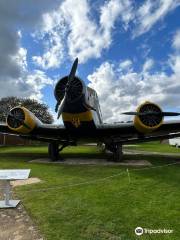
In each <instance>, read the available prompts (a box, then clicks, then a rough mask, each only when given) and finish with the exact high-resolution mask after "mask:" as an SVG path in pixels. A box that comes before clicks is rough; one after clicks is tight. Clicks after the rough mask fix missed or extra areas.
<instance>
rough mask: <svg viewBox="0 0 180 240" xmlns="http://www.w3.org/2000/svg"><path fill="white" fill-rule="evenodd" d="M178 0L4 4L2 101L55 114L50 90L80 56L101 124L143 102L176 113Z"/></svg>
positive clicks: (179, 89) (179, 96) (179, 95)
mask: <svg viewBox="0 0 180 240" xmlns="http://www.w3.org/2000/svg"><path fill="white" fill-rule="evenodd" d="M179 6H180V0H146V1H140V0H138V1H135V0H106V1H104V0H76V1H74V0H53V1H52V0H43V1H37V0H28V1H24V0H13V1H12V0H11V1H10V0H1V1H0V97H5V96H20V97H31V98H35V99H38V100H40V101H44V102H45V103H46V104H48V106H49V107H50V109H51V111H52V112H53V111H54V106H55V99H54V95H53V88H54V85H55V83H56V82H57V80H58V79H60V78H61V77H63V76H64V75H66V74H67V73H68V72H69V69H70V66H71V64H72V61H73V60H74V59H75V58H76V57H78V58H79V61H80V64H79V68H78V75H79V76H80V77H81V78H82V79H83V80H84V81H85V82H86V84H87V85H89V86H90V87H92V88H94V89H95V90H96V91H97V93H98V95H99V100H100V104H101V109H102V113H103V116H104V119H105V121H106V122H113V121H119V120H123V116H122V115H121V112H123V111H128V110H135V108H136V107H137V105H138V104H140V103H142V102H143V101H145V100H149V101H153V102H156V103H158V104H160V105H161V106H162V108H163V109H165V110H176V111H180V7H179Z"/></svg>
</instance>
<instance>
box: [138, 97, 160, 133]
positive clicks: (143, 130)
mask: <svg viewBox="0 0 180 240" xmlns="http://www.w3.org/2000/svg"><path fill="white" fill-rule="evenodd" d="M150 103H151V102H145V103H143V104H141V105H140V106H139V107H138V108H137V112H140V108H141V107H142V106H143V105H145V104H150ZM151 104H154V103H151ZM154 105H156V106H157V107H158V108H159V109H160V110H161V108H160V107H159V106H158V105H157V104H154ZM162 124H163V118H162V120H161V122H160V123H159V124H158V125H156V126H154V127H149V126H146V125H144V124H143V123H142V122H141V120H140V118H139V116H135V117H134V126H135V128H136V129H137V130H138V131H139V132H141V133H151V132H153V131H155V130H156V129H158V128H159V127H160V126H161V125H162Z"/></svg>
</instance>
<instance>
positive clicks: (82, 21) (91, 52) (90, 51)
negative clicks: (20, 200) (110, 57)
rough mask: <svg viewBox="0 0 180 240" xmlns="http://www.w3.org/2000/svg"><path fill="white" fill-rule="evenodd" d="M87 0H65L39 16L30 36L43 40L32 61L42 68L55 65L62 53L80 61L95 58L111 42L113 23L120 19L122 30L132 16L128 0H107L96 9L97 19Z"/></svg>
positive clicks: (59, 61) (61, 57) (60, 61)
mask: <svg viewBox="0 0 180 240" xmlns="http://www.w3.org/2000/svg"><path fill="white" fill-rule="evenodd" d="M93 14H94V13H92V9H91V7H90V4H89V1H88V0H77V1H73V0H65V1H63V2H62V3H61V4H60V5H59V7H58V8H57V9H56V10H54V11H51V12H48V13H45V14H44V15H43V22H42V24H41V26H40V28H38V29H37V31H36V33H35V34H34V37H37V36H41V39H40V40H41V41H42V40H43V41H45V49H44V53H43V55H42V56H34V57H33V61H34V63H36V64H37V65H38V66H41V67H42V68H44V69H47V68H53V67H54V68H56V67H58V66H59V65H60V64H61V63H62V61H63V58H65V57H67V56H66V55H65V54H64V52H65V51H68V55H69V56H70V58H72V59H74V58H76V57H77V56H78V57H79V60H80V62H82V63H84V62H86V61H87V60H88V59H90V58H98V57H100V56H101V54H102V51H103V50H104V49H108V48H109V46H110V44H111V42H112V30H113V28H114V26H115V22H116V21H117V20H118V19H121V22H122V24H123V26H124V28H125V29H127V28H128V23H129V21H130V19H132V8H131V2H130V0H126V1H125V0H123V1H120V0H110V1H107V2H105V3H104V5H102V6H101V7H100V9H99V22H97V20H95V18H94V16H93ZM53 38H55V41H54V43H51V41H53Z"/></svg>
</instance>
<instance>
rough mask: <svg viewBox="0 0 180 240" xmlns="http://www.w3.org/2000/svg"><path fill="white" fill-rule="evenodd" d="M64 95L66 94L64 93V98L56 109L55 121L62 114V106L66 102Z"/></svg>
mask: <svg viewBox="0 0 180 240" xmlns="http://www.w3.org/2000/svg"><path fill="white" fill-rule="evenodd" d="M66 95H67V93H66V92H65V94H64V97H63V99H62V101H61V103H60V105H59V107H58V116H57V119H59V117H60V116H61V113H62V112H63V109H64V104H65V101H66Z"/></svg>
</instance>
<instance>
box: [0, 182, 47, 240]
mask: <svg viewBox="0 0 180 240" xmlns="http://www.w3.org/2000/svg"><path fill="white" fill-rule="evenodd" d="M0 199H1V200H2V199H3V195H2V183H1V182H0ZM0 240H43V238H42V237H41V235H40V233H39V231H38V229H37V227H36V226H35V224H34V223H33V221H32V220H31V218H30V217H29V216H28V214H27V212H26V211H25V209H24V207H23V206H22V204H21V203H20V204H19V205H18V207H17V208H9V209H0Z"/></svg>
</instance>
